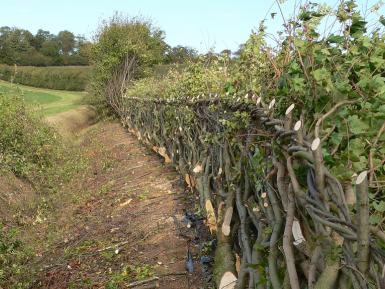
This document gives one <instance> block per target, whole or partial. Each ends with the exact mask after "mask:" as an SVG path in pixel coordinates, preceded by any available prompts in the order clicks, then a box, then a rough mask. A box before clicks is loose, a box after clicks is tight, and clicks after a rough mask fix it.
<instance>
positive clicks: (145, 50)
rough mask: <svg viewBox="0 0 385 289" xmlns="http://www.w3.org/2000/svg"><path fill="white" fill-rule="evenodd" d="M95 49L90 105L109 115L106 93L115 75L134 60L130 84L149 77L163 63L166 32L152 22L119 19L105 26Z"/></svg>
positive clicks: (114, 19)
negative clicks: (125, 63)
mask: <svg viewBox="0 0 385 289" xmlns="http://www.w3.org/2000/svg"><path fill="white" fill-rule="evenodd" d="M96 38H97V42H96V43H95V45H94V46H93V47H92V52H91V62H92V63H93V71H92V74H91V82H90V90H91V94H90V95H91V96H92V97H90V98H89V103H90V104H92V105H95V106H96V107H97V108H98V110H99V112H103V111H104V112H107V111H108V106H107V101H106V90H107V87H108V84H109V82H110V80H111V77H112V76H113V73H114V71H115V70H116V69H117V67H118V66H119V65H121V63H122V62H123V61H124V60H125V59H126V58H129V59H131V60H132V63H133V65H132V69H131V70H130V75H129V76H128V79H127V80H128V81H129V80H131V79H138V78H141V77H143V76H148V75H149V74H150V73H151V68H152V67H153V66H154V65H156V64H158V63H161V62H162V60H163V56H164V51H165V49H166V44H165V42H164V41H163V38H164V35H163V32H162V31H160V30H159V29H157V28H154V27H153V26H152V25H151V23H150V22H149V21H146V20H143V19H139V18H124V17H122V16H120V15H115V16H114V17H112V18H111V19H110V20H109V21H106V22H104V23H103V25H102V26H101V28H100V30H99V32H98V34H97V35H96Z"/></svg>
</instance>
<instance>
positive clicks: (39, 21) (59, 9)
mask: <svg viewBox="0 0 385 289" xmlns="http://www.w3.org/2000/svg"><path fill="white" fill-rule="evenodd" d="M280 2H282V1H281V0H280ZM284 2H285V3H284V4H283V5H282V7H281V8H282V12H283V13H284V14H285V15H286V16H288V15H290V14H292V12H293V9H294V7H295V4H298V3H299V2H301V0H286V1H284ZM302 2H304V1H302ZM313 2H319V1H314V0H313ZM322 2H326V3H328V4H329V5H332V6H333V5H335V4H336V3H337V2H338V0H325V1H322ZM376 2H378V0H358V1H357V3H358V4H359V6H360V7H362V9H365V7H370V6H371V5H373V4H375V3H376ZM0 9H1V10H0V26H10V27H18V28H23V29H27V30H29V31H31V32H32V33H36V31H37V30H38V29H39V28H41V29H44V30H49V31H50V32H51V33H55V34H56V33H58V32H59V31H61V30H69V31H71V32H73V33H74V34H76V35H78V34H80V35H83V36H85V37H86V38H87V39H89V40H92V38H93V36H94V35H95V32H96V30H97V28H98V26H99V25H100V23H101V22H102V21H103V20H105V19H108V18H110V17H111V16H112V15H113V14H114V12H120V13H123V14H125V15H128V16H138V15H140V16H143V17H145V18H149V19H151V20H152V22H153V23H154V25H155V26H157V27H159V28H160V29H161V30H163V31H165V33H166V39H165V40H166V42H167V43H168V44H169V45H171V46H176V45H184V46H190V47H193V48H195V49H197V50H198V51H199V52H207V51H208V50H210V49H214V50H215V51H217V52H219V51H222V50H223V49H230V50H232V51H236V50H237V49H238V47H239V45H240V44H242V43H244V42H245V41H246V40H247V38H248V36H249V35H250V33H251V31H252V29H256V28H258V26H259V23H260V21H261V20H263V19H265V18H266V19H267V20H268V21H267V22H266V24H267V27H268V28H269V32H271V33H274V32H276V31H278V30H280V29H282V17H279V16H276V17H275V18H274V19H271V17H270V13H273V12H276V13H278V14H277V15H280V12H279V10H278V6H277V3H276V1H275V0H237V1H235V0H193V1H192V0H190V1H184V0H159V1H156V0H61V1H57V0H1V8H0ZM383 12H384V9H382V10H381V13H383Z"/></svg>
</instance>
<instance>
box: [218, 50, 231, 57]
mask: <svg viewBox="0 0 385 289" xmlns="http://www.w3.org/2000/svg"><path fill="white" fill-rule="evenodd" d="M220 54H224V55H227V56H228V57H231V54H232V52H231V50H230V49H224V50H222V51H221V53H220Z"/></svg>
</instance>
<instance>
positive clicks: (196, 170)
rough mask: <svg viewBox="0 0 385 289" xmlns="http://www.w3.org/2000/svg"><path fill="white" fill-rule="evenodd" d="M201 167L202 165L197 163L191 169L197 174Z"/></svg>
mask: <svg viewBox="0 0 385 289" xmlns="http://www.w3.org/2000/svg"><path fill="white" fill-rule="evenodd" d="M202 169H203V168H202V166H201V165H200V164H197V165H196V166H195V168H194V169H193V172H194V173H196V174H198V173H200V172H201V171H202Z"/></svg>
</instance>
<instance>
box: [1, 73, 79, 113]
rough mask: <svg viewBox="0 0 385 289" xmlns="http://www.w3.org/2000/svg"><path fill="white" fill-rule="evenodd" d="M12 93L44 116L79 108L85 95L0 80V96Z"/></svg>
mask: <svg viewBox="0 0 385 289" xmlns="http://www.w3.org/2000/svg"><path fill="white" fill-rule="evenodd" d="M12 91H14V92H17V93H20V94H21V95H22V96H23V98H24V100H25V101H26V102H27V103H29V104H33V105H36V106H37V107H38V109H40V110H41V112H42V114H43V115H44V116H50V115H54V114H57V113H60V112H64V111H67V110H70V109H74V108H77V107H79V106H80V105H81V99H82V98H83V96H84V95H85V93H84V92H77V91H63V90H52V89H44V88H35V87H30V86H25V85H20V84H11V83H9V82H6V81H1V80H0V94H1V93H12Z"/></svg>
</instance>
